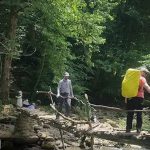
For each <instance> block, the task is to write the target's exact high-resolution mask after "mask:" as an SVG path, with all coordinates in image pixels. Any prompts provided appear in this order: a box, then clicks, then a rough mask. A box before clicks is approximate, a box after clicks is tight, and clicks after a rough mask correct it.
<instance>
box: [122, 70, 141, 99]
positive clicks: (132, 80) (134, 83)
mask: <svg viewBox="0 0 150 150" xmlns="http://www.w3.org/2000/svg"><path fill="white" fill-rule="evenodd" d="M140 75H141V73H140V70H137V69H131V68H130V69H128V70H127V71H126V74H125V76H124V79H123V81H122V89H121V92H122V96H123V97H125V98H131V97H135V96H137V93H138V88H139V80H140Z"/></svg>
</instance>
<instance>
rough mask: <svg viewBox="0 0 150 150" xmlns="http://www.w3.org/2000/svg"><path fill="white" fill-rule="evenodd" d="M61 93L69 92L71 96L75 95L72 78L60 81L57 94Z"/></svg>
mask: <svg viewBox="0 0 150 150" xmlns="http://www.w3.org/2000/svg"><path fill="white" fill-rule="evenodd" d="M60 93H68V94H69V96H71V97H73V90H72V84H71V80H69V79H67V80H66V79H62V80H60V81H59V84H58V88H57V94H58V95H60Z"/></svg>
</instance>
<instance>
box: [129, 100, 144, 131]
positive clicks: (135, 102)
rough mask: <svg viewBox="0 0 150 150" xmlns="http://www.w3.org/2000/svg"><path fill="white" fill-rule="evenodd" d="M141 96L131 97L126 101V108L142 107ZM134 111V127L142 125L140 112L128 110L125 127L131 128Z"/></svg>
mask: <svg viewBox="0 0 150 150" xmlns="http://www.w3.org/2000/svg"><path fill="white" fill-rule="evenodd" d="M142 104H143V98H141V97H133V98H132V99H130V100H128V101H127V110H142V109H143V105H142ZM134 113H136V128H137V129H141V127H142V112H128V113H127V122H126V129H129V130H130V129H132V122H133V117H134Z"/></svg>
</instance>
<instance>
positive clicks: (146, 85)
mask: <svg viewBox="0 0 150 150" xmlns="http://www.w3.org/2000/svg"><path fill="white" fill-rule="evenodd" d="M144 88H145V89H146V91H147V92H148V93H150V86H149V85H148V84H147V82H146V83H145V84H144Z"/></svg>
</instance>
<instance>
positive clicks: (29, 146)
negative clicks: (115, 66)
mask: <svg viewBox="0 0 150 150" xmlns="http://www.w3.org/2000/svg"><path fill="white" fill-rule="evenodd" d="M5 111H6V110H3V111H2V113H1V115H0V137H1V139H2V141H1V142H2V149H7V150H44V149H49V150H59V149H66V150H81V149H87V150H88V149H90V146H91V145H90V138H86V140H85V142H84V145H82V147H81V145H80V141H81V137H77V136H75V135H74V134H72V133H69V132H66V131H63V130H60V129H58V128H54V127H53V126H51V125H50V124H49V123H48V122H46V121H45V120H50V119H51V120H55V114H49V113H46V112H44V111H41V110H40V109H36V110H25V112H27V113H28V112H29V113H30V115H31V116H33V117H31V116H29V115H27V114H26V113H22V112H21V111H20V109H18V110H17V109H16V108H14V107H12V106H11V107H10V110H7V111H6V112H5ZM37 114H38V116H39V119H38V120H37V119H36V117H34V116H36V115H37ZM100 114H101V117H99V118H100V119H98V120H97V122H95V123H93V124H94V126H95V130H104V129H105V130H106V131H107V130H108V131H110V130H113V129H114V128H115V129H116V128H118V130H119V129H120V128H119V126H118V125H117V124H116V123H115V122H114V120H111V119H107V114H105V115H106V116H103V117H102V113H100ZM75 117H76V116H74V118H75ZM59 122H62V123H64V124H65V123H69V122H67V121H65V120H64V119H63V118H61V119H60V120H59ZM76 126H77V127H78V129H82V128H84V129H86V128H88V125H86V124H85V125H82V124H78V125H76ZM62 139H63V141H62ZM94 149H95V150H107V149H108V150H111V149H112V150H120V149H122V150H123V149H124V150H126V149H132V150H134V149H135V150H137V149H144V148H142V147H141V146H137V145H129V144H124V143H118V142H112V141H109V140H104V139H100V138H94Z"/></svg>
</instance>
